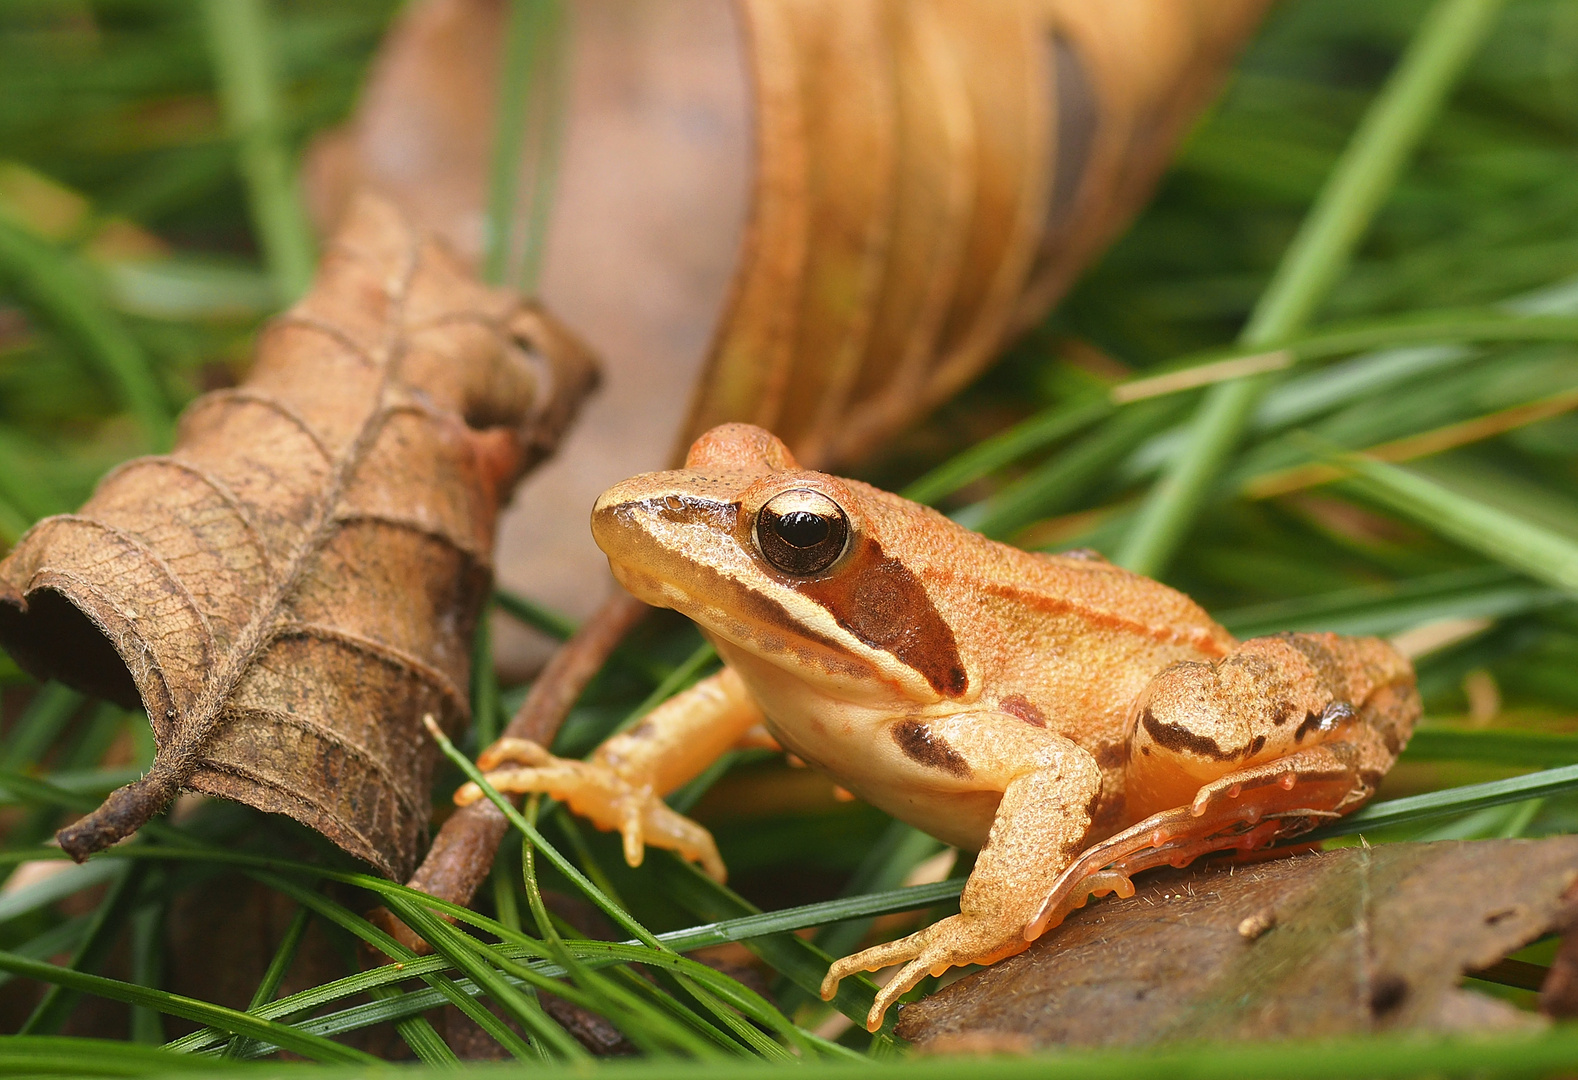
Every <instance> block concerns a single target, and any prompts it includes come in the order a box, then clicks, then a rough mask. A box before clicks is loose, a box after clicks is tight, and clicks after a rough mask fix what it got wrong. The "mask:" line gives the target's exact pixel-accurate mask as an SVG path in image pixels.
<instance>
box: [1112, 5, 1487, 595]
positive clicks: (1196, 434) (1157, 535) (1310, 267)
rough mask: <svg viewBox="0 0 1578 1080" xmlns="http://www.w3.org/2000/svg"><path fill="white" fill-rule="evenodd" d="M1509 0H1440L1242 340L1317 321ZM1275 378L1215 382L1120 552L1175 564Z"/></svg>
mask: <svg viewBox="0 0 1578 1080" xmlns="http://www.w3.org/2000/svg"><path fill="white" fill-rule="evenodd" d="M1502 2H1503V0H1440V2H1439V3H1437V4H1436V5H1435V7H1433V8H1432V9H1431V10H1430V12H1429V14H1428V15H1426V17H1425V20H1424V22H1423V23H1422V24H1421V25H1420V27H1419V30H1418V31H1417V32H1416V33H1415V35H1414V39H1413V41H1412V42H1410V43H1409V46H1408V49H1407V51H1406V52H1405V53H1404V54H1403V56H1402V59H1401V60H1400V61H1399V62H1398V64H1397V67H1396V69H1395V70H1394V71H1393V73H1392V75H1391V77H1390V78H1389V79H1388V80H1387V83H1386V85H1385V86H1384V87H1383V88H1382V89H1381V92H1380V94H1379V95H1377V97H1376V99H1375V102H1374V103H1373V104H1372V105H1371V107H1370V109H1369V111H1368V112H1366V114H1365V116H1364V119H1363V120H1362V121H1361V122H1360V124H1359V127H1358V130H1357V131H1355V132H1354V136H1353V139H1352V140H1351V141H1350V142H1349V144H1348V147H1347V149H1346V150H1344V151H1343V154H1342V157H1341V158H1340V159H1339V160H1338V162H1337V165H1336V167H1335V168H1334V169H1333V170H1332V173H1331V176H1330V177H1329V178H1328V180H1327V182H1326V185H1325V187H1324V188H1323V189H1322V190H1321V193H1320V195H1319V196H1318V197H1317V198H1316V200H1315V204H1314V206H1312V207H1311V208H1310V212H1309V214H1308V215H1307V216H1306V217H1305V219H1304V222H1303V223H1302V224H1301V225H1300V227H1299V231H1298V234H1297V235H1296V236H1295V237H1294V238H1293V243H1292V244H1291V245H1290V246H1289V247H1288V250H1287V252H1286V254H1284V256H1283V258H1282V261H1281V263H1280V264H1279V265H1278V267H1277V271H1276V273H1275V274H1274V275H1273V276H1272V279H1271V282H1270V283H1269V284H1268V285H1267V286H1266V290H1265V292H1263V293H1262V294H1261V296H1260V300H1259V302H1258V303H1257V304H1256V305H1255V310H1254V311H1253V312H1252V313H1251V315H1250V317H1249V322H1248V323H1247V324H1246V325H1245V327H1244V329H1243V332H1242V333H1241V334H1240V335H1239V341H1240V343H1241V344H1242V345H1244V346H1245V347H1247V348H1250V349H1262V348H1265V347H1268V346H1272V345H1275V344H1277V343H1278V342H1280V341H1281V340H1282V339H1283V338H1286V337H1289V336H1291V335H1292V334H1294V333H1297V332H1298V331H1299V330H1300V329H1302V328H1303V327H1304V326H1305V325H1306V323H1308V321H1309V319H1310V316H1311V315H1313V314H1314V312H1315V310H1316V308H1317V307H1318V306H1319V305H1320V303H1321V302H1322V301H1323V300H1324V299H1325V297H1326V295H1327V294H1328V293H1329V292H1330V290H1331V287H1332V285H1333V284H1335V282H1336V280H1337V278H1338V276H1339V275H1340V274H1341V273H1342V271H1343V269H1344V268H1345V267H1346V266H1347V263H1348V259H1349V256H1350V254H1351V253H1352V251H1353V249H1354V247H1355V245H1357V243H1358V241H1359V239H1360V237H1361V236H1363V234H1364V233H1365V231H1366V230H1367V229H1368V228H1369V225H1370V222H1371V220H1372V219H1373V218H1374V216H1375V213H1376V211H1377V210H1379V209H1380V206H1381V204H1382V202H1383V201H1385V199H1386V197H1387V195H1388V194H1389V193H1390V191H1391V189H1392V187H1393V185H1394V184H1395V183H1396V181H1397V177H1398V175H1399V173H1400V172H1401V171H1402V167H1403V165H1404V163H1405V162H1406V161H1407V159H1408V157H1409V156H1410V155H1411V154H1412V153H1413V150H1414V147H1415V146H1416V145H1417V144H1418V142H1419V139H1420V137H1421V136H1422V135H1423V134H1424V132H1425V130H1426V129H1427V128H1428V127H1429V125H1430V122H1431V121H1432V120H1433V119H1434V118H1435V116H1436V114H1437V112H1439V111H1440V108H1441V105H1442V103H1443V102H1444V101H1445V100H1446V96H1447V93H1448V91H1449V90H1450V89H1451V87H1452V85H1453V83H1454V82H1455V81H1456V78H1457V76H1458V74H1459V73H1460V72H1461V71H1462V69H1463V67H1464V66H1465V65H1466V64H1467V63H1468V60H1469V58H1470V57H1471V56H1472V55H1473V54H1474V52H1475V51H1476V49H1477V48H1478V46H1479V44H1480V42H1481V41H1482V40H1483V38H1484V36H1485V35H1486V34H1487V33H1488V32H1489V30H1490V27H1491V24H1492V23H1493V21H1494V19H1495V16H1496V14H1497V12H1498V11H1499V10H1500V8H1501V5H1502ZM1269 380H1270V376H1267V375H1256V376H1251V377H1249V378H1244V379H1237V380H1235V381H1233V382H1229V383H1223V384H1221V385H1219V386H1216V387H1213V388H1212V389H1211V390H1210V391H1208V392H1207V394H1206V399H1205V401H1204V402H1203V403H1202V404H1201V406H1200V409H1199V411H1198V412H1197V413H1196V415H1195V419H1194V422H1193V423H1192V424H1191V425H1190V428H1189V438H1188V441H1187V443H1186V444H1185V447H1184V449H1183V452H1182V453H1181V454H1179V455H1178V457H1177V458H1176V459H1175V460H1174V461H1173V463H1172V464H1171V465H1170V467H1169V468H1168V469H1167V470H1166V472H1165V473H1164V474H1163V476H1162V479H1161V480H1160V481H1159V482H1158V483H1157V484H1156V485H1155V486H1154V487H1153V488H1152V489H1151V492H1150V494H1149V496H1148V497H1147V499H1146V502H1145V504H1144V506H1143V507H1142V508H1141V510H1140V513H1139V516H1138V517H1137V518H1136V519H1135V521H1134V523H1133V524H1132V525H1131V526H1130V530H1129V533H1128V535H1127V536H1126V537H1125V538H1124V542H1123V547H1122V548H1121V549H1120V551H1119V552H1118V555H1117V558H1116V559H1115V560H1114V561H1115V562H1117V563H1118V564H1119V565H1121V566H1125V567H1127V568H1129V569H1130V570H1134V571H1135V572H1137V573H1141V574H1146V575H1151V576H1154V575H1156V574H1158V573H1160V572H1161V571H1162V570H1164V569H1165V568H1166V566H1167V564H1168V562H1169V561H1171V559H1172V556H1173V553H1174V552H1175V551H1176V550H1177V548H1178V545H1179V544H1180V543H1182V542H1183V538H1184V536H1185V535H1186V534H1187V533H1188V531H1189V528H1190V526H1191V525H1192V524H1193V522H1194V518H1195V515H1196V514H1197V513H1198V511H1199V509H1200V507H1201V505H1202V503H1203V500H1204V499H1205V496H1206V494H1207V492H1208V491H1209V490H1210V488H1211V486H1212V484H1213V483H1214V482H1215V481H1216V477H1217V475H1218V474H1219V473H1220V472H1221V470H1222V466H1223V465H1224V464H1225V462H1226V461H1227V458H1228V456H1229V455H1230V454H1231V453H1232V452H1233V449H1234V447H1236V446H1237V444H1238V440H1239V437H1240V436H1241V435H1242V433H1243V430H1244V427H1245V424H1246V423H1247V422H1248V420H1249V416H1250V414H1251V412H1252V411H1253V410H1254V408H1255V405H1256V403H1257V402H1258V401H1259V400H1260V397H1261V394H1262V393H1263V392H1264V391H1265V389H1266V388H1267V387H1268V386H1269V385H1270V381H1269Z"/></svg>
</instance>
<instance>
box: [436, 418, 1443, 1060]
mask: <svg viewBox="0 0 1578 1080" xmlns="http://www.w3.org/2000/svg"><path fill="white" fill-rule="evenodd" d="M592 534H593V537H594V539H595V540H596V542H597V544H598V546H599V547H600V548H601V549H602V551H603V552H604V553H605V554H606V555H607V557H608V561H609V565H610V567H611V569H612V570H613V574H614V576H615V577H616V578H617V580H618V581H619V582H620V584H622V585H623V586H624V588H626V589H627V590H629V591H630V592H631V593H633V594H634V595H635V596H636V597H637V598H639V599H641V600H643V601H645V602H646V603H648V604H651V605H655V606H660V607H668V608H673V609H675V610H677V611H679V612H682V613H683V614H685V615H687V616H689V617H690V619H692V620H693V621H694V622H695V623H696V624H697V625H698V626H699V627H700V628H701V631H702V632H703V633H704V634H705V635H706V636H707V637H708V638H709V639H710V640H711V642H712V643H713V644H714V645H715V647H716V649H717V652H718V655H719V657H720V658H721V659H722V661H723V666H722V668H721V669H720V670H719V671H718V672H717V673H716V674H714V675H712V676H710V677H708V678H705V679H703V680H701V681H699V682H697V683H696V684H695V685H693V686H692V687H691V688H690V689H689V690H686V691H684V692H682V693H679V694H677V695H675V696H673V697H671V698H669V699H668V700H667V701H666V702H664V703H663V704H662V705H660V706H658V707H657V708H656V709H654V710H653V711H651V712H650V713H648V714H647V716H646V717H645V718H644V719H643V720H641V722H639V723H638V724H637V725H635V726H634V727H632V728H631V729H629V730H627V731H625V732H623V733H622V734H619V735H616V736H614V737H612V738H610V739H608V740H607V741H606V742H604V743H603V744H602V745H601V746H600V747H599V748H598V749H597V750H596V751H595V752H594V753H593V754H592V755H591V756H590V757H589V758H588V759H586V760H569V759H563V758H558V757H555V756H554V755H553V754H551V753H550V752H549V751H548V749H547V748H545V747H543V746H540V745H538V744H536V743H533V742H531V741H529V740H521V739H503V740H500V741H499V742H498V743H496V744H494V745H493V746H491V747H489V748H488V749H487V750H486V751H485V752H484V753H483V754H482V755H481V756H480V757H479V759H478V765H479V767H480V768H481V769H482V770H483V771H484V774H485V776H486V778H487V779H488V781H489V782H490V783H491V784H492V785H493V786H494V787H496V788H497V789H499V790H500V791H502V792H507V793H515V794H521V793H528V792H540V793H546V794H548V795H551V796H553V797H554V798H556V799H559V800H561V801H562V802H564V803H566V804H567V805H568V806H569V808H570V809H571V810H572V811H573V812H575V813H577V814H579V815H582V816H584V817H586V818H588V819H590V820H591V821H592V822H593V823H594V824H596V825H597V826H598V827H600V828H602V829H605V830H611V831H618V832H619V833H620V834H621V836H622V841H623V851H624V855H625V858H626V861H627V862H629V863H630V864H631V865H632V866H635V865H639V864H640V862H641V861H642V857H643V852H644V850H645V846H646V845H648V844H651V845H655V846H657V847H659V848H666V849H669V850H672V851H674V852H676V853H677V854H678V855H680V856H681V857H683V858H685V859H687V860H690V861H692V862H696V863H699V864H700V866H701V867H702V869H704V870H705V871H706V872H707V873H708V874H710V875H711V876H712V877H714V878H715V879H717V880H719V881H722V880H724V878H725V867H724V864H723V861H722V859H721V858H720V857H719V853H718V848H717V845H716V843H715V842H714V841H713V838H712V836H711V834H710V832H709V831H708V830H707V829H706V828H704V827H703V826H702V825H700V824H698V823H697V822H695V821H694V820H692V819H690V818H688V817H685V816H684V815H682V814H680V813H678V812H676V811H675V810H673V809H672V808H670V807H669V806H668V804H667V803H665V802H664V796H666V795H668V794H670V793H672V792H674V791H676V790H677V789H678V788H680V787H681V786H683V785H684V784H686V783H688V782H689V781H690V780H692V779H693V778H695V777H697V776H698V775H700V774H701V773H702V771H703V770H705V769H706V768H707V767H708V766H709V765H710V764H712V763H713V762H714V761H716V760H717V759H718V757H719V756H720V755H722V754H724V753H725V752H727V751H729V750H730V749H731V748H734V747H737V746H750V745H755V746H761V745H768V746H773V747H775V748H781V749H782V750H784V751H787V752H788V753H789V754H792V755H793V756H794V757H795V758H798V759H799V760H800V761H802V762H804V763H806V764H808V765H810V766H812V767H814V768H817V769H820V770H821V771H823V772H825V773H826V774H828V775H829V776H830V777H831V778H832V780H833V781H834V782H835V783H836V784H837V785H838V787H840V788H842V789H844V790H845V791H847V792H850V793H852V794H854V795H855V796H857V797H859V798H862V799H864V800H866V801H867V802H869V803H871V804H873V805H875V806H876V807H878V808H880V809H882V810H884V811H886V812H887V813H889V814H891V815H893V816H894V817H896V818H898V819H899V820H901V821H905V822H908V823H909V824H911V825H913V826H915V827H916V828H919V829H921V830H924V831H925V832H927V833H930V834H931V835H932V836H934V837H936V838H938V839H939V840H942V841H944V842H945V843H947V844H950V845H953V846H955V847H958V848H961V849H966V850H970V851H974V852H976V857H975V862H974V866H973V868H972V869H971V870H970V873H969V877H968V879H967V881H966V882H965V884H964V886H963V889H962V892H961V893H960V896H959V911H958V913H957V914H954V915H950V916H948V917H946V918H943V919H941V920H939V921H937V922H934V923H932V924H931V925H929V926H927V927H925V928H924V929H921V930H919V931H917V932H915V933H913V934H909V935H908V936H905V937H902V938H899V939H898V940H895V941H890V942H886V943H883V944H879V945H875V946H873V947H871V948H867V949H864V950H862V951H859V952H856V953H854V954H853V955H851V956H847V957H844V958H841V959H838V960H836V961H834V962H833V963H832V965H831V966H830V968H829V970H828V973H827V977H826V980H825V981H824V983H823V985H822V988H821V989H822V994H823V997H824V998H828V999H831V997H832V996H833V994H834V993H835V992H836V990H837V987H838V985H839V983H840V981H841V980H843V979H844V978H846V977H848V976H850V975H853V974H855V973H857V972H866V971H880V970H882V969H884V968H888V967H891V966H894V965H902V966H900V967H899V969H898V971H897V972H896V973H895V974H894V975H893V976H892V977H891V978H889V979H888V980H887V981H886V982H885V983H884V984H883V985H881V987H880V988H879V990H878V992H877V995H876V1000H875V1003H874V1004H873V1006H872V1008H871V1011H870V1014H869V1016H868V1017H867V1026H868V1027H869V1028H870V1029H871V1030H873V1031H876V1030H878V1029H879V1027H880V1025H881V1023H882V1021H883V1019H884V1016H885V1014H886V1012H887V1010H888V1009H889V1007H890V1006H892V1004H893V1003H894V1002H895V1001H896V1000H897V999H898V998H899V997H900V996H901V995H903V994H904V993H906V992H908V991H909V990H910V989H911V988H913V987H914V986H915V985H916V984H917V983H918V982H919V981H920V980H921V979H922V978H924V977H925V976H927V975H941V974H942V973H944V972H945V971H947V970H948V969H949V968H951V967H955V966H960V967H962V966H966V965H971V964H979V965H985V964H991V963H993V962H995V961H997V960H1001V959H1003V958H1005V957H1008V956H1012V955H1015V954H1017V953H1019V952H1022V951H1023V950H1025V949H1026V948H1028V947H1029V946H1030V945H1031V943H1032V942H1034V941H1036V940H1037V939H1038V938H1040V937H1041V936H1042V935H1044V934H1046V933H1048V932H1049V931H1050V930H1052V929H1053V928H1054V927H1056V926H1057V925H1058V924H1059V923H1061V922H1062V920H1063V919H1064V918H1065V917H1066V916H1067V915H1068V914H1069V913H1070V912H1072V911H1073V910H1074V909H1075V908H1077V907H1080V906H1083V905H1084V904H1085V903H1086V902H1088V901H1089V900H1090V899H1091V898H1092V897H1097V896H1103V895H1107V894H1112V893H1116V894H1118V895H1120V896H1130V895H1133V892H1134V885H1133V882H1132V877H1133V875H1135V874H1136V873H1139V872H1140V871H1143V870H1146V869H1149V868H1151V867H1156V866H1163V865H1172V866H1183V865H1187V864H1188V863H1189V862H1191V861H1192V860H1193V859H1195V858H1198V857H1200V856H1202V855H1206V854H1210V853H1216V852H1236V853H1239V854H1240V855H1247V854H1248V853H1250V852H1255V851H1257V850H1258V849H1261V848H1264V847H1267V846H1268V845H1271V844H1273V843H1274V842H1276V841H1279V840H1285V839H1287V838H1290V837H1296V836H1298V835H1300V834H1302V833H1304V832H1306V831H1308V830H1310V829H1312V828H1314V827H1315V826H1317V825H1319V824H1320V823H1322V822H1324V821H1328V820H1330V819H1332V818H1335V817H1338V816H1340V815H1343V814H1346V813H1349V812H1351V811H1352V810H1354V809H1357V808H1358V807H1359V806H1362V805H1363V804H1364V803H1365V802H1366V801H1367V800H1368V799H1369V798H1370V797H1371V796H1372V795H1373V794H1374V792H1375V790H1376V786H1377V784H1378V783H1379V782H1380V780H1381V778H1382V776H1383V775H1384V774H1385V773H1386V772H1387V770H1388V769H1389V768H1390V767H1391V765H1392V764H1393V763H1394V762H1395V760H1396V759H1397V756H1398V754H1399V753H1400V752H1401V751H1402V749H1403V747H1404V746H1405V745H1406V743H1407V741H1408V738H1409V735H1410V734H1411V732H1412V730H1413V726H1414V723H1415V721H1416V720H1417V719H1418V716H1419V713H1420V699H1419V694H1418V691H1417V689H1416V686H1415V676H1414V671H1413V667H1412V665H1411V664H1410V662H1409V661H1408V659H1407V658H1406V657H1404V656H1403V655H1402V654H1401V653H1399V652H1398V651H1397V650H1396V649H1395V648H1394V647H1393V646H1391V645H1390V644H1388V643H1387V642H1385V641H1383V640H1380V639H1377V638H1369V637H1359V638H1354V637H1340V636H1337V635H1335V634H1331V633H1282V634H1274V635H1269V636H1264V637H1257V638H1252V639H1249V640H1246V641H1238V640H1236V639H1235V638H1234V637H1233V636H1232V635H1231V634H1229V633H1228V632H1227V631H1226V630H1225V629H1223V627H1221V626H1220V625H1218V624H1217V623H1216V622H1215V621H1213V620H1212V619H1211V617H1210V616H1209V615H1208V614H1207V613H1206V612H1205V610H1204V609H1203V608H1201V607H1200V606H1199V605H1198V604H1196V603H1195V602H1194V601H1193V600H1191V599H1190V598H1189V597H1187V596H1185V595H1184V594H1182V593H1181V592H1178V591H1176V590H1174V589H1172V588H1169V587H1168V586H1166V585H1163V584H1161V583H1160V582H1157V581H1153V580H1151V579H1149V578H1146V577H1142V576H1140V575H1138V574H1134V573H1131V572H1129V571H1127V570H1125V569H1123V568H1121V567H1118V566H1116V565H1113V564H1112V563H1110V562H1108V561H1107V560H1106V559H1104V558H1102V557H1101V556H1100V555H1098V554H1096V553H1094V552H1090V551H1069V552H1063V553H1061V554H1046V553H1039V552H1031V551H1026V550H1023V549H1021V548H1018V547H1014V546H1011V545H1008V544H1004V543H999V542H996V541H993V540H990V539H988V538H986V537H984V536H981V535H980V534H978V533H975V532H972V531H970V530H969V529H966V528H964V527H963V526H961V525H959V524H957V523H955V522H953V521H952V520H950V519H949V518H948V517H946V516H944V515H943V514H941V513H939V512H937V511H936V510H934V509H931V508H929V507H926V506H922V505H920V504H917V503H914V502H911V501H909V500H906V499H904V498H902V497H900V496H898V495H895V494H892V493H889V492H886V491H883V490H881V489H879V488H876V487H873V486H871V485H868V484H865V483H861V482H859V481H856V480H851V479H844V478H840V477H835V476H832V475H829V474H826V473H822V472H817V471H814V470H810V469H805V468H802V467H801V466H800V465H799V463H798V462H797V461H796V460H795V458H794V456H793V455H792V454H791V453H790V451H789V449H788V448H787V447H786V446H785V444H784V443H783V442H781V441H780V440H779V439H778V438H776V437H775V436H774V435H772V434H771V433H769V432H768V431H766V430H764V429H762V428H759V427H755V426H752V425H748V424H725V425H722V426H719V427H716V428H714V429H712V430H711V431H708V432H706V433H705V434H703V435H702V436H701V437H700V438H698V439H697V440H696V441H695V442H694V444H693V445H692V446H691V448H690V450H689V453H688V454H687V456H686V458H685V461H684V464H683V467H681V468H679V469H673V470H666V471H661V472H652V473H644V474H642V475H639V476H635V477H632V478H630V479H628V480H625V481H623V482H621V483H618V484H616V485H614V486H613V487H611V488H609V489H608V490H607V491H606V492H604V493H603V495H602V496H601V497H600V498H599V499H598V500H597V503H596V505H595V507H594V508H593V511H592ZM481 796H482V792H481V791H480V789H479V788H478V786H477V785H475V784H468V785H466V786H464V787H462V788H461V789H460V790H459V791H457V792H456V795H455V801H456V802H457V803H459V804H461V805H465V804H467V803H469V802H472V801H475V800H476V799H478V798H480V797H481Z"/></svg>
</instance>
